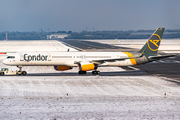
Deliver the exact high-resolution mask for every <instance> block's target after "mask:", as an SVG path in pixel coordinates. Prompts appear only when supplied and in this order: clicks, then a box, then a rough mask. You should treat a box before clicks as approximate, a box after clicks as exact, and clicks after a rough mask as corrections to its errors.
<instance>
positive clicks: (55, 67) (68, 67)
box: [54, 65, 72, 71]
mask: <svg viewBox="0 0 180 120" xmlns="http://www.w3.org/2000/svg"><path fill="white" fill-rule="evenodd" d="M54 69H55V70H57V71H64V70H70V69H72V67H70V66H64V65H62V66H54Z"/></svg>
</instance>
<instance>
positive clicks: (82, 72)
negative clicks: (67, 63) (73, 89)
mask: <svg viewBox="0 0 180 120" xmlns="http://www.w3.org/2000/svg"><path fill="white" fill-rule="evenodd" d="M78 73H79V74H86V71H79V72H78Z"/></svg>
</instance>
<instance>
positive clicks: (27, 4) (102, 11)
mask: <svg viewBox="0 0 180 120" xmlns="http://www.w3.org/2000/svg"><path fill="white" fill-rule="evenodd" d="M179 5H180V0H1V1H0V32H2V31H40V29H42V30H44V31H48V29H49V31H58V30H65V31H68V30H72V31H83V30H89V31H92V30H139V29H156V28H157V27H166V29H180V6H179Z"/></svg>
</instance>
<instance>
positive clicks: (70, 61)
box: [3, 28, 175, 75]
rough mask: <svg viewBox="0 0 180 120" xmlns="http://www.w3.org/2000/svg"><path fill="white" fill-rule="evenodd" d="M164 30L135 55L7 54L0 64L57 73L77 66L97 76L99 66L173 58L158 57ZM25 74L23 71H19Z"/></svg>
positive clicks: (100, 53) (157, 33)
mask: <svg viewBox="0 0 180 120" xmlns="http://www.w3.org/2000/svg"><path fill="white" fill-rule="evenodd" d="M164 29H165V28H158V29H157V30H156V31H155V32H154V33H153V34H152V36H151V37H150V38H149V40H148V41H147V42H146V44H145V45H144V46H143V47H142V48H141V49H140V50H139V51H138V52H20V53H14V54H12V55H9V56H8V57H7V58H6V59H5V60H4V61H3V63H4V64H6V65H13V66H17V67H19V69H20V71H22V66H54V69H55V70H57V71H63V70H69V69H72V68H73V67H79V74H86V71H91V70H93V71H92V74H100V71H97V68H98V67H107V66H131V65H140V64H145V63H148V62H152V61H156V60H159V59H161V58H166V57H172V56H175V55H164V56H157V51H158V48H159V45H160V42H161V38H162V35H163V32H164ZM22 74H23V75H26V74H27V72H26V71H22Z"/></svg>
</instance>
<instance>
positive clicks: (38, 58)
mask: <svg viewBox="0 0 180 120" xmlns="http://www.w3.org/2000/svg"><path fill="white" fill-rule="evenodd" d="M47 57H48V56H47V55H40V54H39V55H28V54H24V60H25V61H28V62H29V61H47Z"/></svg>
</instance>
